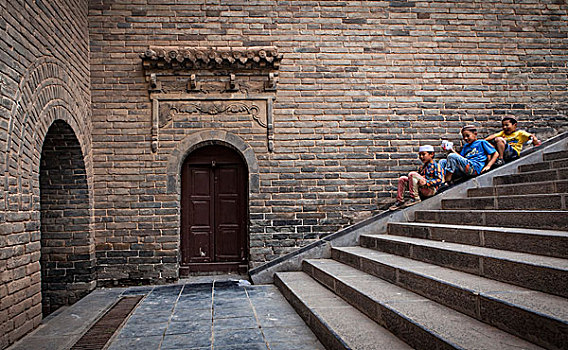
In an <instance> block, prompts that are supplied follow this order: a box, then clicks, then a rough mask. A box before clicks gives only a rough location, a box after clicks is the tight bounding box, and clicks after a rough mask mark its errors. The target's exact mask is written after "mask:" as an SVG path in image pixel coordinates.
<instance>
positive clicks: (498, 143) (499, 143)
mask: <svg viewBox="0 0 568 350" xmlns="http://www.w3.org/2000/svg"><path fill="white" fill-rule="evenodd" d="M493 141H494V145H495V148H496V149H497V152H498V153H499V159H503V156H504V155H505V147H506V146H507V141H505V139H504V138H502V137H496V138H495V139H494V140H493Z"/></svg>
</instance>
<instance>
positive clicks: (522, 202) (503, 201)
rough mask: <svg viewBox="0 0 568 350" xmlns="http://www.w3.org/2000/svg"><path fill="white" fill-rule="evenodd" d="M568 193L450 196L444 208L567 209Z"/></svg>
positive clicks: (444, 203) (443, 204)
mask: <svg viewBox="0 0 568 350" xmlns="http://www.w3.org/2000/svg"><path fill="white" fill-rule="evenodd" d="M567 202H568V193H548V194H533V195H518V196H490V197H475V198H449V199H443V200H442V209H502V210H511V209H519V210H532V209H535V210H567V208H568V203H567Z"/></svg>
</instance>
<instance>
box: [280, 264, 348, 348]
mask: <svg viewBox="0 0 568 350" xmlns="http://www.w3.org/2000/svg"><path fill="white" fill-rule="evenodd" d="M274 285H275V286H276V287H278V289H279V290H280V292H281V293H282V295H283V296H284V297H285V298H286V300H288V302H289V303H290V305H292V307H293V308H294V309H295V310H296V312H297V313H298V315H300V317H301V318H302V319H303V320H304V322H306V324H307V325H308V327H310V329H311V330H312V332H313V333H314V334H315V336H316V337H317V338H318V339H319V341H320V342H321V343H322V344H323V345H324V346H325V348H326V349H333V350H350V347H349V346H348V345H347V344H345V343H344V342H343V341H342V340H341V338H340V337H339V336H338V335H337V334H335V333H334V332H333V331H332V330H331V329H330V328H329V327H327V325H326V324H325V322H323V321H322V320H321V319H320V318H319V317H318V315H317V314H316V313H315V311H314V310H311V309H310V308H309V307H308V306H307V305H306V304H304V303H303V302H302V301H301V300H300V299H299V298H298V297H297V296H296V295H295V294H294V293H293V292H292V291H291V290H290V289H289V288H288V286H287V285H286V284H285V283H283V282H282V280H280V278H278V275H275V276H274Z"/></svg>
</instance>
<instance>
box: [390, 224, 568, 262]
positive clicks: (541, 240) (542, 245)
mask: <svg viewBox="0 0 568 350" xmlns="http://www.w3.org/2000/svg"><path fill="white" fill-rule="evenodd" d="M387 232H388V234H390V235H395V236H404V237H414V238H424V239H430V240H434V241H439V242H441V241H444V242H451V243H460V244H468V245H474V246H479V247H486V248H493V249H503V250H509V251H514V252H521V253H530V254H538V255H546V256H553V257H557V258H568V239H566V238H565V237H558V236H541V235H531V234H524V233H504V232H499V231H490V230H482V229H480V230H477V229H469V228H468V229H466V228H459V229H457V228H444V227H421V226H414V225H408V226H407V225H405V224H400V223H389V224H388V226H387ZM482 242H483V243H482Z"/></svg>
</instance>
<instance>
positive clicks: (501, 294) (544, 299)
mask: <svg viewBox="0 0 568 350" xmlns="http://www.w3.org/2000/svg"><path fill="white" fill-rule="evenodd" d="M333 249H337V250H341V251H344V252H348V253H351V254H354V255H357V256H361V257H364V258H366V259H369V260H372V261H376V262H378V263H381V264H385V265H389V266H392V267H394V268H397V269H399V270H405V271H409V272H412V273H414V274H418V275H421V276H424V277H426V278H429V279H434V280H437V281H441V282H443V283H446V284H450V285H453V286H458V287H459V288H461V289H466V290H470V291H471V292H472V293H475V294H480V295H483V296H486V297H489V298H492V299H494V300H498V301H501V302H504V303H507V304H509V305H513V306H515V307H520V308H522V309H524V310H527V311H530V312H535V313H538V314H541V315H544V316H546V317H549V318H553V319H557V320H559V321H561V322H563V323H568V300H567V299H565V298H562V297H559V296H555V295H551V294H547V293H543V292H539V291H534V290H531V289H527V288H523V287H519V286H516V285H512V284H508V283H504V282H499V281H496V280H493V279H489V278H486V277H481V276H477V275H473V274H470V273H467V272H461V271H456V270H452V269H449V268H446V267H442V266H438V265H434V264H430V263H426V262H422V261H418V260H413V259H410V258H405V257H402V256H398V255H394V254H390V253H384V252H379V251H376V250H373V249H369V248H364V247H358V246H356V247H334V248H333Z"/></svg>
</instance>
